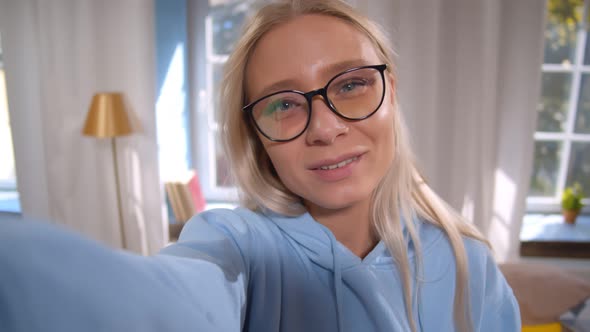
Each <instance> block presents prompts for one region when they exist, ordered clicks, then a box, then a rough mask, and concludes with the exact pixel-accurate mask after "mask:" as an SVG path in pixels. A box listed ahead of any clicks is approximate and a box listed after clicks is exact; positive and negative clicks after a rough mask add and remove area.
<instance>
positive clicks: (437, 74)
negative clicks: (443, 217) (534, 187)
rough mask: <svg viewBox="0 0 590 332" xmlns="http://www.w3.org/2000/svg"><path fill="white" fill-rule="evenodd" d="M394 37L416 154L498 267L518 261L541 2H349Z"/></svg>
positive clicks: (529, 162)
mask: <svg viewBox="0 0 590 332" xmlns="http://www.w3.org/2000/svg"><path fill="white" fill-rule="evenodd" d="M351 3H352V4H354V5H356V6H357V7H358V8H360V9H361V10H363V11H365V12H366V13H367V14H368V15H369V16H370V17H372V18H374V19H376V20H377V21H378V22H380V23H381V24H382V25H383V26H384V27H385V29H386V30H387V31H388V32H389V34H390V36H391V38H392V40H393V42H394V45H395V47H396V49H397V52H398V54H399V58H398V73H399V76H398V81H399V82H398V87H399V97H400V104H401V107H402V111H403V113H404V114H405V116H406V119H407V121H408V123H409V127H410V132H411V135H412V139H413V145H414V150H415V152H416V154H417V155H418V159H419V161H420V165H421V166H422V169H423V171H424V173H425V174H426V176H427V178H428V180H429V182H430V184H431V185H432V186H433V187H434V189H435V190H436V191H437V192H438V193H439V194H440V195H441V196H442V197H443V198H445V200H447V201H448V202H449V203H450V204H451V205H452V206H454V207H455V208H457V209H458V210H459V211H461V212H462V213H463V214H464V215H465V216H467V217H468V218H469V219H471V220H473V221H474V223H475V224H476V225H477V226H478V228H479V229H480V230H481V231H482V232H483V233H484V234H485V235H486V236H487V238H488V239H489V240H490V241H491V243H492V245H493V248H494V251H495V254H496V256H497V258H498V260H500V261H505V260H511V259H516V258H517V257H518V248H519V233H520V227H521V223H522V217H523V214H524V211H525V199H526V195H527V192H528V188H529V178H530V174H531V170H532V155H533V147H534V142H533V133H534V129H535V123H536V103H537V100H538V97H539V93H540V79H541V64H542V55H543V28H544V15H545V9H544V7H545V2H544V1H538V0H519V1H511V0H497V1H489V0H421V1H415V0H387V1H385V0H383V1H375V0H371V1H368V0H357V1H351Z"/></svg>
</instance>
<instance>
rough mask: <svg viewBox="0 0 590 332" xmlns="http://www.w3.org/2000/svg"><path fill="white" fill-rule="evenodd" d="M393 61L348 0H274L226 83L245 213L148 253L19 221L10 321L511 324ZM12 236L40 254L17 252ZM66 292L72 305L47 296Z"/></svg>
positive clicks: (512, 315)
mask: <svg viewBox="0 0 590 332" xmlns="http://www.w3.org/2000/svg"><path fill="white" fill-rule="evenodd" d="M392 59H393V53H392V51H391V48H390V46H389V44H388V42H387V41H386V39H385V38H384V35H383V33H381V31H380V30H379V29H378V28H377V26H376V25H375V24H373V23H372V22H370V21H369V20H368V19H367V18H365V17H363V16H362V15H360V14H359V13H357V12H355V11H354V10H353V9H352V8H351V7H349V6H348V5H346V4H345V3H343V2H340V1H337V0H330V1H326V0H302V1H284V2H279V3H274V4H270V5H267V6H266V7H263V8H262V9H261V10H260V11H259V12H258V13H257V14H256V15H255V16H254V17H253V18H252V20H251V21H250V23H249V24H248V25H247V26H246V28H245V31H244V34H243V36H242V38H241V39H240V41H239V42H238V44H237V46H236V49H235V52H234V53H233V54H232V55H231V56H230V59H229V61H228V63H227V66H226V75H225V80H224V83H223V86H222V103H221V104H222V114H223V124H224V125H223V128H224V135H225V138H226V142H225V143H226V144H225V146H226V148H227V153H228V156H229V157H230V161H231V165H232V168H233V171H234V173H235V174H234V175H235V180H236V182H237V183H238V185H239V188H240V189H241V190H242V193H243V203H244V206H245V208H238V209H236V210H233V211H232V210H214V211H209V212H206V213H203V214H201V215H199V216H196V217H194V218H193V220H191V221H190V222H189V223H188V224H187V225H186V226H185V229H184V230H183V232H182V234H181V236H180V239H179V241H178V243H177V244H175V245H173V246H170V247H167V248H165V249H163V250H162V253H161V255H158V256H156V257H152V258H143V257H136V256H130V255H123V254H120V253H113V252H112V251H109V250H106V249H103V248H100V247H98V246H96V245H94V244H91V243H88V242H86V241H85V240H81V239H78V238H76V237H74V236H72V235H69V234H67V233H64V232H62V231H58V230H55V229H47V230H43V231H44V232H48V233H49V235H47V234H46V235H44V236H43V237H42V238H41V239H38V237H37V236H35V234H36V232H35V230H38V229H40V228H41V227H40V226H35V227H36V228H34V229H33V230H31V229H25V228H28V227H31V226H14V225H13V226H8V227H7V230H8V231H7V232H4V234H10V235H8V236H4V238H2V236H1V235H0V242H1V241H4V243H10V244H5V245H4V246H3V247H2V248H0V249H2V250H0V262H1V263H2V265H3V266H6V267H8V268H7V270H8V271H9V273H4V274H1V275H0V287H2V288H0V324H3V323H2V322H4V324H5V326H4V327H5V328H7V329H8V330H18V331H21V330H22V331H24V330H32V329H37V328H39V329H42V330H86V331H88V330H109V331H111V330H142V331H143V330H154V331H156V330H166V331H172V330H180V329H196V330H199V331H238V330H247V331H443V332H444V331H518V330H519V328H520V320H519V313H518V306H517V304H516V301H515V299H514V296H513V294H512V291H511V290H510V288H509V286H508V285H507V283H506V281H505V280H504V278H503V277H502V275H501V273H500V272H499V270H498V268H497V266H496V265H495V264H494V262H493V259H492V258H491V256H490V253H489V250H488V248H487V242H486V241H485V240H484V239H483V238H482V237H481V235H479V233H478V232H477V231H476V230H474V229H473V228H472V227H471V225H470V224H468V223H466V222H464V221H463V220H462V219H461V218H460V217H459V215H458V214H457V213H455V212H454V211H453V210H452V209H450V208H449V207H448V206H447V205H446V204H445V203H444V202H443V201H442V200H440V199H439V198H438V197H437V196H436V195H435V194H434V193H433V192H432V191H431V190H430V188H429V187H428V186H427V185H426V184H425V183H424V181H423V180H422V178H421V177H420V175H419V172H418V171H417V169H416V167H415V165H414V163H413V159H412V156H411V153H410V150H409V147H408V139H407V137H406V134H405V127H404V124H403V121H402V118H401V113H400V112H399V109H398V107H397V99H396V94H395V92H396V89H395V88H396V85H395V84H396V80H395V74H394V63H393V62H392ZM31 238H33V239H31ZM14 239H18V241H17V240H14ZM27 240H28V241H27ZM33 242H34V244H33V245H32V248H33V249H34V251H33V249H31V246H30V244H31V243H33ZM24 243H27V244H28V245H25V244H24ZM0 246H1V245H0ZM9 247H10V248H11V250H13V249H14V247H16V248H17V251H16V252H20V253H22V252H34V254H35V255H36V257H34V259H35V261H42V262H44V263H42V264H30V263H23V261H24V260H22V259H17V258H18V256H19V255H18V254H17V255H14V254H6V252H7V250H4V249H7V248H9ZM19 248H20V249H19ZM71 248H75V250H71ZM73 251H75V253H74V252H73ZM2 252H3V253H4V254H1V253H2ZM21 256H22V255H21ZM15 257H17V258H15ZM21 258H22V257H21ZM45 264H48V265H49V266H47V265H45ZM71 266H75V268H71ZM33 276H34V277H33ZM9 285H12V286H9ZM14 285H16V286H14ZM11 287H16V288H17V289H16V290H15V289H14V288H11ZM56 301H57V302H58V304H59V305H58V306H57V307H59V306H63V308H64V309H65V310H67V311H68V314H67V315H66V314H64V312H65V311H63V310H61V309H59V308H56V309H51V310H49V309H47V307H48V306H49V307H52V306H55V302H56ZM25 308H27V309H29V310H27V312H26V313H23V312H22V311H21V310H23V309H25ZM30 308H32V309H30ZM35 324H36V325H35ZM2 327H3V326H2V325H0V329H1V328H2Z"/></svg>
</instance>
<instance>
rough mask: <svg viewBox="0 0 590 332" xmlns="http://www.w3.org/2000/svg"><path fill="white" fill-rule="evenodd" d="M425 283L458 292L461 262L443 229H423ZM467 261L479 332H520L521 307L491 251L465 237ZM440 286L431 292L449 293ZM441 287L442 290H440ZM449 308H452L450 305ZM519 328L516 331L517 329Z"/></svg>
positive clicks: (471, 306)
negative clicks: (459, 263) (457, 279)
mask: <svg viewBox="0 0 590 332" xmlns="http://www.w3.org/2000/svg"><path fill="white" fill-rule="evenodd" d="M420 233H421V236H420V237H421V240H422V241H425V240H426V242H425V243H423V248H424V249H423V251H424V253H423V263H424V273H425V280H426V282H427V284H428V282H429V281H431V282H432V281H439V282H443V283H444V284H446V286H445V289H447V292H449V295H450V294H451V293H453V292H454V289H455V285H454V283H455V281H456V272H455V271H456V267H457V263H456V262H457V261H456V258H455V254H454V252H453V249H452V246H451V243H450V240H449V239H448V237H447V236H446V233H445V232H444V231H443V230H442V229H440V228H439V227H437V226H435V225H432V224H430V223H426V222H425V223H424V224H423V225H421V230H420ZM462 239H463V248H464V249H465V254H466V258H467V272H468V276H467V278H468V294H469V306H470V308H471V313H472V319H473V323H474V327H475V330H476V331H516V330H517V329H518V328H519V326H520V316H519V310H518V303H517V302H516V299H515V297H514V294H513V292H512V289H511V288H510V286H509V285H508V283H507V282H506V279H505V278H504V276H503V275H502V273H501V272H500V269H499V268H498V265H497V263H496V261H495V259H494V257H493V255H492V251H491V250H490V248H489V247H488V246H487V245H486V244H485V243H483V242H482V241H479V240H477V239H474V238H471V237H467V236H463V238H462ZM439 282H433V283H432V286H434V287H431V288H430V289H431V291H432V290H433V289H434V291H435V292H439V293H440V292H445V291H444V290H443V289H441V287H440V285H441V284H440V283H439ZM437 285H438V286H437ZM449 305H451V304H450V303H449ZM515 328H516V329H515Z"/></svg>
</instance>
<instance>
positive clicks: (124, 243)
mask: <svg viewBox="0 0 590 332" xmlns="http://www.w3.org/2000/svg"><path fill="white" fill-rule="evenodd" d="M115 140H116V137H112V138H111V148H112V150H113V164H114V166H115V185H116V190H117V211H118V212H119V229H120V231H121V244H122V246H123V249H127V240H126V237H125V224H124V222H123V209H122V207H121V190H120V186H119V167H118V166H117V165H119V164H118V163H117V143H116V142H115Z"/></svg>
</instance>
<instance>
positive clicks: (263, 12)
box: [220, 0, 487, 331]
mask: <svg viewBox="0 0 590 332" xmlns="http://www.w3.org/2000/svg"><path fill="white" fill-rule="evenodd" d="M305 14H320V15H327V16H331V17H336V18H338V19H341V20H342V21H344V22H346V23H348V24H350V25H352V26H353V27H355V28H356V29H358V31H360V32H361V33H363V34H365V35H366V36H367V37H368V38H369V39H370V40H371V42H372V43H373V45H374V47H375V49H376V51H377V54H378V55H379V57H380V58H381V60H382V61H383V62H384V63H386V64H387V65H388V70H389V71H390V74H391V75H394V77H395V63H394V61H393V59H394V52H393V48H392V47H391V44H390V42H389V40H388V38H387V37H386V36H385V34H384V33H383V30H382V29H381V28H380V27H379V26H378V25H377V24H375V23H374V22H372V21H371V20H369V19H368V18H367V17H365V16H363V15H361V14H360V13H358V12H357V11H356V10H354V9H353V8H352V7H350V6H349V5H348V4H346V3H345V2H343V1H339V0H290V1H277V2H272V3H270V4H267V5H265V6H264V7H262V8H261V9H260V10H259V11H258V12H257V13H256V14H255V15H254V16H253V17H252V18H251V19H250V21H249V22H248V23H247V25H246V26H245V28H244V31H243V34H242V37H241V38H240V40H239V41H238V43H237V44H236V46H235V50H234V52H233V53H232V54H231V56H230V57H229V59H228V61H227V63H226V67H225V74H224V79H223V83H222V85H221V93H220V97H221V102H220V107H221V122H222V128H223V132H222V133H223V134H222V139H223V140H224V142H223V143H224V148H225V149H226V153H227V156H228V158H229V163H230V165H231V169H232V175H233V179H234V181H235V183H236V184H237V186H238V188H239V189H240V198H241V201H242V204H243V205H244V206H245V207H247V208H249V209H252V210H260V209H261V208H265V209H270V210H273V211H275V212H279V213H282V214H285V215H293V216H295V215H299V214H301V213H303V212H305V208H304V207H303V205H302V204H301V198H300V197H298V196H297V195H295V194H293V193H292V192H291V191H290V190H289V189H288V188H287V187H285V185H284V184H283V183H282V181H281V179H280V178H279V177H278V175H277V174H276V172H274V170H273V166H272V163H271V161H270V159H269V157H268V155H267V154H266V152H265V150H264V148H263V146H262V143H261V142H260V140H259V138H258V137H257V135H256V133H255V132H254V129H253V127H252V126H251V125H250V124H249V122H248V121H246V119H245V117H244V114H243V112H242V111H241V108H242V107H243V106H244V105H245V103H246V102H247V100H246V95H245V84H246V81H245V70H246V65H247V62H248V59H249V58H250V55H251V54H252V51H253V49H254V48H255V46H256V43H257V42H258V40H260V38H261V37H262V36H263V35H264V34H265V33H266V32H268V31H270V30H272V29H273V27H275V26H277V25H279V24H281V23H284V22H286V21H288V20H290V19H293V18H294V17H297V16H300V15H305ZM394 131H395V133H394V136H395V147H394V149H395V156H394V160H393V163H392V165H391V167H390V169H389V170H388V172H387V173H386V175H385V177H384V178H383V179H382V180H381V182H380V184H379V185H378V186H377V188H376V189H375V191H374V192H373V200H372V206H371V216H372V223H373V226H374V227H375V230H376V231H377V233H378V235H379V237H380V238H381V239H382V240H383V241H384V243H385V244H386V246H387V248H388V249H389V251H390V253H391V255H392V257H393V258H394V259H395V261H396V263H397V264H398V267H399V271H400V272H399V273H400V278H401V280H402V284H403V289H404V299H405V310H406V315H407V317H408V321H409V324H410V327H411V329H412V331H416V321H415V319H414V317H413V314H412V307H413V302H414V301H417V300H418V299H417V298H416V296H417V294H418V292H417V291H416V289H413V288H412V275H411V273H410V262H409V259H408V252H407V247H406V242H405V240H404V238H403V234H402V221H401V220H406V221H407V222H406V223H405V226H406V228H407V230H408V234H409V236H410V238H411V240H412V241H413V243H414V246H415V250H416V255H415V257H417V259H416V260H415V270H416V274H415V276H414V280H415V282H416V287H419V283H420V279H421V271H422V261H421V257H422V255H421V246H420V241H419V236H418V234H417V230H416V228H415V227H414V224H413V222H411V221H412V220H414V218H415V217H418V218H421V219H423V220H425V221H426V222H429V223H432V224H434V225H436V226H438V227H439V228H441V229H442V230H443V231H444V232H445V233H446V235H447V237H448V239H449V242H450V244H451V246H452V249H453V252H454V255H455V261H456V281H455V297H454V311H453V315H454V321H455V325H456V328H457V329H458V330H459V331H470V330H472V328H471V327H472V325H473V324H472V321H471V315H470V314H469V297H468V290H467V286H466V285H467V284H468V269H467V256H466V253H465V248H464V246H463V239H462V236H468V237H471V238H475V239H478V240H480V241H482V242H484V243H486V244H487V241H486V240H485V239H484V238H483V237H482V236H481V235H480V233H479V232H478V231H477V230H476V229H475V228H474V227H473V226H472V225H471V224H470V223H468V222H466V221H465V220H463V218H462V217H461V216H460V215H459V214H458V213H457V212H456V211H454V210H453V209H452V208H451V207H450V206H448V205H447V204H446V203H445V202H444V201H443V200H442V199H441V198H440V197H438V196H437V195H436V194H435V193H434V192H433V191H432V190H431V189H430V187H429V186H428V185H427V184H426V182H425V181H424V178H423V177H422V176H421V175H420V172H419V171H418V169H417V167H416V165H415V162H414V157H413V155H412V152H411V149H410V144H409V139H408V137H407V133H406V132H407V129H406V126H405V123H404V120H403V118H402V114H401V112H400V111H399V107H398V105H397V98H395V104H394ZM412 294H414V297H413V296H412Z"/></svg>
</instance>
